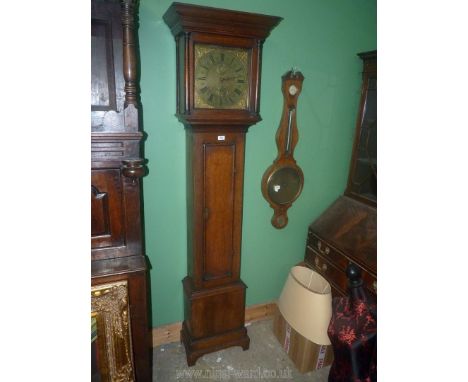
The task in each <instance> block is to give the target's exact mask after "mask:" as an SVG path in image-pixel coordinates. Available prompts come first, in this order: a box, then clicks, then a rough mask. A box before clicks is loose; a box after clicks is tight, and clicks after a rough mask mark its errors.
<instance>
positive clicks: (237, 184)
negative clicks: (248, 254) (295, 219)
mask: <svg viewBox="0 0 468 382" xmlns="http://www.w3.org/2000/svg"><path fill="white" fill-rule="evenodd" d="M194 143H195V152H194V155H195V157H197V158H198V160H196V161H195V164H196V166H198V171H196V174H197V175H196V179H195V182H194V185H195V187H200V192H199V193H197V194H198V195H200V197H199V200H194V202H195V206H194V207H195V209H197V208H198V210H199V213H198V214H197V215H198V217H199V220H198V222H199V224H200V225H199V226H200V227H201V229H202V234H201V235H200V236H199V237H200V242H199V245H198V251H199V255H200V257H201V261H200V262H199V263H198V264H199V269H198V270H199V272H197V273H198V274H199V276H200V277H199V281H200V284H201V285H202V286H203V287H205V288H206V287H213V286H217V285H225V284H226V283H229V282H231V281H234V280H237V279H238V278H239V265H240V263H239V259H240V238H241V237H240V235H241V221H242V180H243V158H244V134H243V133H228V134H227V133H225V132H223V133H197V134H195V139H194ZM194 170H195V169H194ZM196 279H197V277H195V280H196Z"/></svg>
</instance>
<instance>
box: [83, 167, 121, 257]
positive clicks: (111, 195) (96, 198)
mask: <svg viewBox="0 0 468 382" xmlns="http://www.w3.org/2000/svg"><path fill="white" fill-rule="evenodd" d="M123 244H124V226H123V208H122V180H121V175H120V169H102V170H92V171H91V248H93V249H94V248H106V247H114V246H121V245H123Z"/></svg>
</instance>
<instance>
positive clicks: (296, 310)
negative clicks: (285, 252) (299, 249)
mask: <svg viewBox="0 0 468 382" xmlns="http://www.w3.org/2000/svg"><path fill="white" fill-rule="evenodd" d="M278 308H279V310H280V312H281V314H282V315H283V317H284V319H285V320H286V321H287V322H288V323H289V325H291V327H292V328H293V329H294V330H296V331H297V332H298V333H299V334H301V335H302V336H304V337H305V338H307V339H308V340H309V341H312V342H314V343H315V344H318V345H330V344H331V343H330V340H329V338H328V334H327V329H328V325H329V323H330V319H331V316H332V296H331V288H330V284H329V283H328V282H327V281H326V280H325V279H324V278H323V277H322V276H320V275H319V274H318V273H316V272H314V271H313V270H311V269H309V268H306V267H300V266H296V267H293V268H291V271H290V272H289V275H288V278H287V280H286V284H285V285H284V288H283V291H282V292H281V296H280V298H279V300H278Z"/></svg>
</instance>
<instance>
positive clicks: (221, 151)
mask: <svg viewBox="0 0 468 382" xmlns="http://www.w3.org/2000/svg"><path fill="white" fill-rule="evenodd" d="M164 21H165V22H166V24H167V25H168V26H169V27H170V29H171V32H172V34H173V35H174V36H175V40H176V50H177V117H178V118H179V120H180V121H181V122H182V123H183V124H184V126H185V128H186V144H187V156H186V157H187V216H188V219H187V220H188V254H187V256H188V275H187V277H185V278H184V280H183V281H182V283H183V288H184V303H185V305H184V318H185V319H184V322H183V327H182V331H181V338H182V341H183V343H184V346H185V350H186V354H187V362H188V364H189V365H193V364H195V362H196V360H197V359H198V358H199V357H200V356H202V355H203V354H206V353H210V352H213V351H216V350H220V349H223V348H226V347H230V346H236V345H239V346H242V348H243V349H244V350H245V349H247V348H248V347H249V342H250V340H249V337H248V336H247V330H246V329H245V327H244V313H245V289H246V285H245V284H244V283H243V282H242V280H241V279H240V256H241V253H240V251H241V236H242V197H243V195H242V193H243V178H244V147H245V134H246V132H247V130H248V128H249V126H251V125H253V124H255V123H256V122H258V121H259V120H260V119H261V118H260V115H259V93H260V65H261V51H262V44H263V41H264V40H265V39H266V37H267V36H268V35H269V33H270V31H271V30H272V29H273V28H274V27H275V26H276V25H277V24H278V23H279V22H280V21H281V18H279V17H272V16H265V15H259V14H252V13H245V12H237V11H229V10H224V9H216V8H209V7H202V6H194V5H189V4H181V3H173V4H172V5H171V6H170V7H169V9H168V10H167V12H166V13H165V15H164Z"/></svg>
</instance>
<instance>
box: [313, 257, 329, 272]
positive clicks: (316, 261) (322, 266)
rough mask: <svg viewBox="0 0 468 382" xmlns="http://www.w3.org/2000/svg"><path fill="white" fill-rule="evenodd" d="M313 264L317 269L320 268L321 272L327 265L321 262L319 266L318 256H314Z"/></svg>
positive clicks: (324, 270) (325, 269)
mask: <svg viewBox="0 0 468 382" xmlns="http://www.w3.org/2000/svg"><path fill="white" fill-rule="evenodd" d="M315 266H316V267H317V269H321V270H322V272H326V271H327V269H328V267H327V264H325V263H323V264H322V265H321V266H320V260H319V259H318V257H316V258H315Z"/></svg>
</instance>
